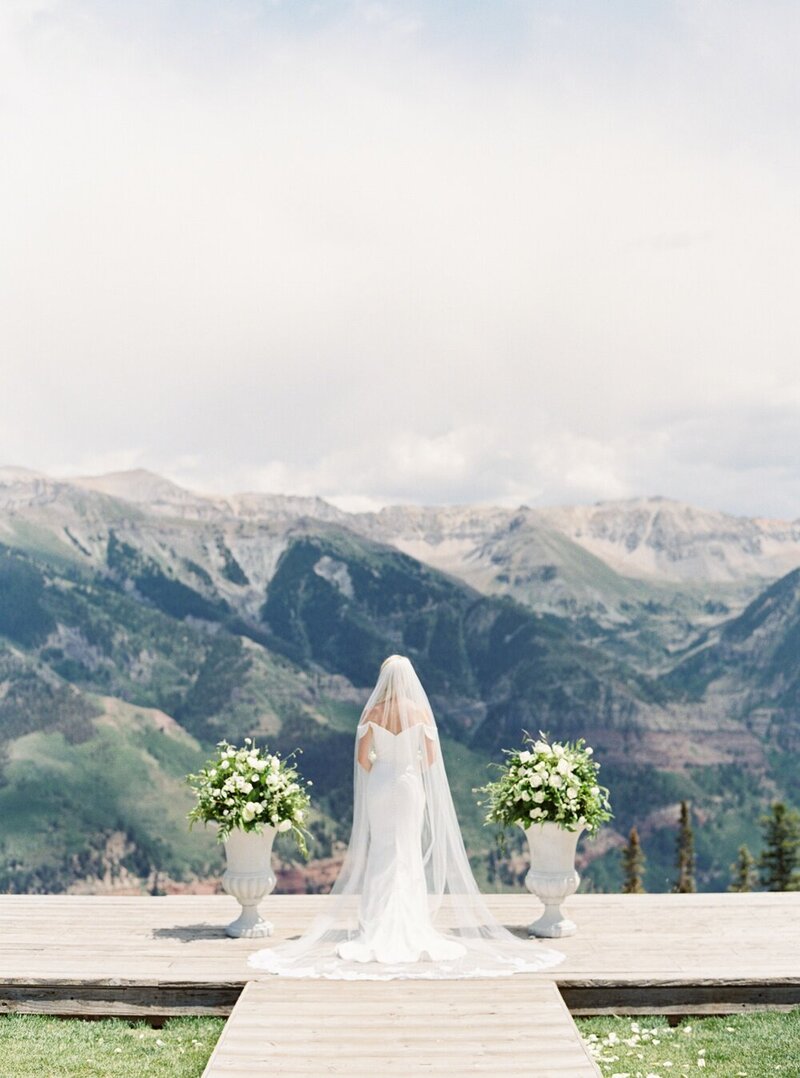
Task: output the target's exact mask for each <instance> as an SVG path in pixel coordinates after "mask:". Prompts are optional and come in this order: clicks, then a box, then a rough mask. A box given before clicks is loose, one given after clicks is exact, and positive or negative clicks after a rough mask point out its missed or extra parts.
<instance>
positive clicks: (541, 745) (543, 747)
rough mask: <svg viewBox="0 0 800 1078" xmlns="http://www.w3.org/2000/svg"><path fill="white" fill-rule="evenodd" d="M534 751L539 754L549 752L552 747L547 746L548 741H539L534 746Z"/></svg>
mask: <svg viewBox="0 0 800 1078" xmlns="http://www.w3.org/2000/svg"><path fill="white" fill-rule="evenodd" d="M533 751H534V752H537V753H538V752H549V751H550V746H549V745H548V744H547V742H546V741H537V742H536V743H535V744H534V746H533Z"/></svg>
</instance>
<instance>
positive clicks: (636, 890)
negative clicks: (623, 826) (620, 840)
mask: <svg viewBox="0 0 800 1078" xmlns="http://www.w3.org/2000/svg"><path fill="white" fill-rule="evenodd" d="M644 866H645V856H644V851H643V850H642V844H641V842H640V841H639V832H638V831H637V830H636V828H635V827H632V828H631V830H630V834H629V835H628V843H627V845H626V846H624V847H623V849H622V871H623V876H624V881H623V884H622V893H623V894H625V895H643V894H644V893H645V889H644Z"/></svg>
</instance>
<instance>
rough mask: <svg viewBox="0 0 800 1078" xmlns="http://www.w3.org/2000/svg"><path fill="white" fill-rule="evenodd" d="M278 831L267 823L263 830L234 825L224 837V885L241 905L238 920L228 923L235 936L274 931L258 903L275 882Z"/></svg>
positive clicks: (269, 933)
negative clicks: (274, 860) (276, 834)
mask: <svg viewBox="0 0 800 1078" xmlns="http://www.w3.org/2000/svg"><path fill="white" fill-rule="evenodd" d="M275 833H276V832H275V828H274V827H270V826H268V825H266V826H265V827H264V830H263V831H261V832H258V831H242V830H241V829H239V828H235V829H234V830H233V831H231V833H230V834H229V835H228V837H227V838H226V839H225V860H226V861H227V865H228V867H227V868H226V870H225V875H224V876H223V877H222V886H223V887H224V888H225V890H226V891H227V892H228V894H229V895H232V896H233V898H235V899H236V901H237V902H238V903H239V904H240V906H241V907H242V912H241V913H240V914H239V916H238V917H237V918H236V920H235V921H232V922H231V923H230V924H229V925H226V927H225V932H226V934H227V935H228V936H232V937H233V938H234V939H239V938H240V937H245V938H246V939H257V938H258V937H260V936H271V935H272V928H273V926H272V923H271V922H270V921H265V920H264V918H263V917H262V916H261V914H260V913H259V912H258V904H259V902H260V901H261V899H262V898H263V897H264V896H265V895H268V894H270V892H271V891H272V889H273V888H274V886H275V873H274V872H273V871H272V843H273V841H274V839H275Z"/></svg>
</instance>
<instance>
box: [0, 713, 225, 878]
mask: <svg viewBox="0 0 800 1078" xmlns="http://www.w3.org/2000/svg"><path fill="white" fill-rule="evenodd" d="M159 738H160V739H161V740H160V741H159V740H158V739H159ZM156 746H158V747H157V748H156ZM154 750H155V751H154ZM202 759H203V754H202V750H200V749H199V747H198V746H197V744H196V743H194V742H192V741H191V739H189V738H188V737H187V736H186V735H185V734H182V733H181V732H180V731H176V732H175V733H169V732H163V733H162V732H161V731H158V730H157V729H156V728H155V727H154V725H153V723H152V721H151V720H150V719H149V718H148V717H147V716H146V715H143V714H141V713H137V712H136V710H135V709H133V708H130V709H125V706H124V705H119V711H118V713H117V714H115V715H113V716H108V717H106V718H105V719H104V720H103V722H102V723H100V724H99V725H98V726H97V727H96V729H95V730H94V731H93V734H92V737H91V738H89V739H87V740H84V741H82V742H80V743H78V744H70V743H69V742H67V741H66V740H65V739H64V737H63V735H62V734H60V733H42V732H38V733H33V734H29V735H27V736H26V737H23V738H20V739H17V740H16V741H14V742H12V743H11V744H10V746H9V758H8V762H7V764H6V767H5V781H4V783H3V785H2V786H0V819H2V821H3V833H2V838H1V839H0V841H1V842H2V856H0V892H3V891H12V892H28V893H38V892H49V893H58V892H62V891H64V890H66V889H67V887H69V885H70V884H72V883H74V881H75V880H76V879H91V878H97V879H102V878H104V877H107V878H110V879H114V878H115V877H118V876H120V875H121V873H122V872H124V871H126V872H129V873H133V874H135V875H138V876H141V877H143V878H147V877H148V875H150V874H151V873H152V872H154V871H156V870H157V871H160V872H163V873H168V874H169V875H170V876H172V877H173V878H175V879H183V878H186V876H187V875H194V874H196V875H207V874H209V873H211V872H216V871H217V870H218V869H217V866H218V865H219V863H220V859H219V854H218V853H217V851H216V849H215V847H214V843H213V840H212V839H211V838H210V837H209V838H208V839H206V838H205V836H203V835H200V836H194V837H193V836H190V835H189V834H188V833H187V829H186V813H187V812H188V811H189V809H190V807H191V797H190V794H189V791H188V790H187V789H186V786H185V782H184V775H185V774H186V767H187V766H188V767H197V766H198V765H199V764H200V763H201V762H202ZM164 761H169V762H168V763H167V764H166V766H165V763H164ZM179 762H182V763H183V764H184V766H183V767H182V768H181V770H180V771H177V765H178V763H179ZM176 772H177V773H176Z"/></svg>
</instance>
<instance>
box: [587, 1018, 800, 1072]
mask: <svg viewBox="0 0 800 1078" xmlns="http://www.w3.org/2000/svg"><path fill="white" fill-rule="evenodd" d="M577 1025H578V1028H579V1030H580V1032H581V1035H582V1036H583V1039H584V1041H586V1043H587V1044H588V1046H589V1050H590V1051H591V1053H592V1055H593V1057H594V1059H595V1060H596V1062H597V1064H598V1066H599V1067H600V1069H601V1071H602V1073H603V1075H604V1078H684V1076H691V1078H694V1076H700V1075H702V1076H703V1078H767V1076H770V1078H774V1076H775V1075H780V1076H781V1078H798V1076H800V1007H799V1008H796V1009H795V1010H793V1011H789V1012H775V1011H771V1012H759V1013H754V1014H738V1015H734V1016H730V1015H725V1016H722V1017H718V1018H702V1019H692V1018H687V1019H684V1020H683V1021H681V1022H680V1024H679V1025H677V1026H675V1027H671V1026H669V1025H668V1024H667V1020H666V1018H664V1017H662V1016H658V1017H654V1016H651V1015H645V1016H640V1017H639V1018H638V1019H635V1018H618V1017H616V1016H611V1017H604V1018H580V1019H578V1020H577Z"/></svg>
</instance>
